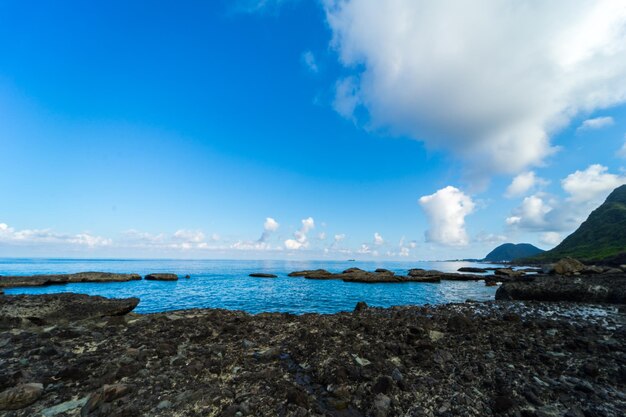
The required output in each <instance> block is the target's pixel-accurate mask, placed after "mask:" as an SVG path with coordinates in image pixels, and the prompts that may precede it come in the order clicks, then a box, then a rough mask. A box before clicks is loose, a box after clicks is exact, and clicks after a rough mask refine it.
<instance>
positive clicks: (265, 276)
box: [250, 272, 278, 278]
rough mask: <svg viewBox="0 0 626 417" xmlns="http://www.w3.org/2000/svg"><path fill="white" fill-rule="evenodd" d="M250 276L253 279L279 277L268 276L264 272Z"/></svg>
mask: <svg viewBox="0 0 626 417" xmlns="http://www.w3.org/2000/svg"><path fill="white" fill-rule="evenodd" d="M250 276H251V277H253V278H278V275H274V274H266V273H264V272H253V273H252V274H250Z"/></svg>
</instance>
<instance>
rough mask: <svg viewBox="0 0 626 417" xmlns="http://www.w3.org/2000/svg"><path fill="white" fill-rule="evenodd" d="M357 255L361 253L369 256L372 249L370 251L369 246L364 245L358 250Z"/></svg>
mask: <svg viewBox="0 0 626 417" xmlns="http://www.w3.org/2000/svg"><path fill="white" fill-rule="evenodd" d="M356 253H360V254H361V255H368V254H370V253H372V249H370V247H369V246H368V245H367V244H365V243H363V244H362V245H361V247H360V248H359V249H357V251H356Z"/></svg>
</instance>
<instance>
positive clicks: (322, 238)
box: [317, 232, 326, 240]
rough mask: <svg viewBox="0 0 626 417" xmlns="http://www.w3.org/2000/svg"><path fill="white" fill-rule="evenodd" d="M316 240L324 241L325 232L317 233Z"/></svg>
mask: <svg viewBox="0 0 626 417" xmlns="http://www.w3.org/2000/svg"><path fill="white" fill-rule="evenodd" d="M317 238H318V239H319V240H326V232H320V233H318V235H317Z"/></svg>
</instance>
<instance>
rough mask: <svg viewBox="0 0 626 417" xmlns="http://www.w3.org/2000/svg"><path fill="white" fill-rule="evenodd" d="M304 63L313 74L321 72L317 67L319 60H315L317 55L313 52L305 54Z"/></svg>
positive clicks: (303, 56) (303, 55)
mask: <svg viewBox="0 0 626 417" xmlns="http://www.w3.org/2000/svg"><path fill="white" fill-rule="evenodd" d="M302 62H303V63H304V65H305V66H306V67H307V68H308V70H309V71H311V72H313V73H318V72H319V68H318V66H317V60H316V59H315V55H313V52H311V51H306V52H304V53H303V54H302Z"/></svg>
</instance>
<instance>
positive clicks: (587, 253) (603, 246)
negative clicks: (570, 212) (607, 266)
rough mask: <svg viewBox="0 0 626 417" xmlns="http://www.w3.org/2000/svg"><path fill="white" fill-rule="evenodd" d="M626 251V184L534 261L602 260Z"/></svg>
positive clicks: (616, 257) (617, 256) (614, 191)
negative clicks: (564, 258)
mask: <svg viewBox="0 0 626 417" xmlns="http://www.w3.org/2000/svg"><path fill="white" fill-rule="evenodd" d="M624 252H626V185H622V186H621V187H618V188H616V189H615V190H613V192H612V193H611V194H610V195H609V196H608V197H607V199H606V201H605V202H604V203H603V204H602V205H601V206H600V207H598V208H597V209H595V210H594V211H593V212H592V213H591V214H590V215H589V217H588V218H587V220H586V221H585V222H584V223H583V224H581V225H580V227H579V228H578V229H577V230H576V231H575V232H574V233H572V234H571V235H569V236H568V237H567V238H565V240H564V241H563V242H561V244H559V245H558V246H557V247H555V248H554V249H552V250H549V251H547V252H544V253H542V254H541V255H538V256H535V257H533V258H532V259H531V260H532V261H553V260H557V259H560V258H563V257H565V256H570V257H572V258H576V259H580V260H582V261H587V262H598V261H603V260H605V261H606V260H609V259H610V258H615V259H618V258H621V257H623V256H619V255H621V254H623V253H624Z"/></svg>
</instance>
